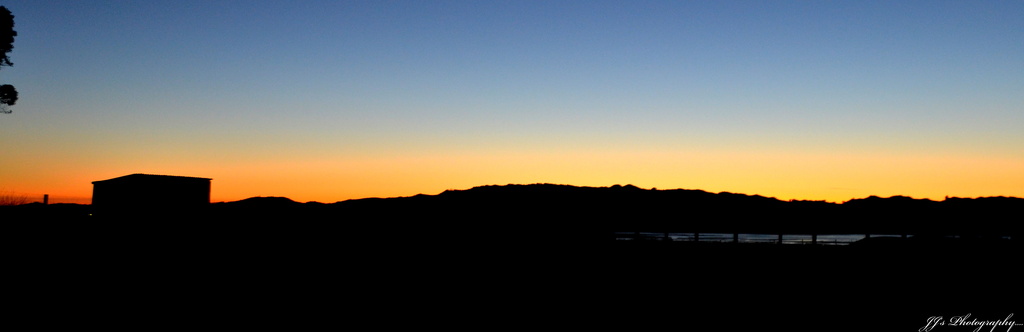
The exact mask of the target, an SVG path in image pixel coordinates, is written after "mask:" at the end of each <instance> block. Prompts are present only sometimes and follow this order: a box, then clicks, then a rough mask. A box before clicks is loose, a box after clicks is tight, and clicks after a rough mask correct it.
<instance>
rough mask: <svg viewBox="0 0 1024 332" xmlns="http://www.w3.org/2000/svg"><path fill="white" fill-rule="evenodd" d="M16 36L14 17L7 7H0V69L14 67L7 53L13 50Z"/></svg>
mask: <svg viewBox="0 0 1024 332" xmlns="http://www.w3.org/2000/svg"><path fill="white" fill-rule="evenodd" d="M16 36H18V32H17V31H14V15H12V14H11V11H10V10H8V9H7V7H4V6H0V67H2V66H8V67H10V66H12V65H14V64H13V63H11V59H10V58H8V57H7V53H11V50H12V49H14V37H16Z"/></svg>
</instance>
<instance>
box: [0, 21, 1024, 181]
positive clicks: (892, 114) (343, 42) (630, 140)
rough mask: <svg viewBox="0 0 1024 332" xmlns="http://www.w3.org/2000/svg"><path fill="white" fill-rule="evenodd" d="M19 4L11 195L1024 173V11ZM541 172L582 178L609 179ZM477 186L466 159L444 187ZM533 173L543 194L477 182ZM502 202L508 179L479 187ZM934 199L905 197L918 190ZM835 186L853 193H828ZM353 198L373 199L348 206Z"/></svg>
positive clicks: (6, 73)
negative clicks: (656, 168) (913, 161)
mask: <svg viewBox="0 0 1024 332" xmlns="http://www.w3.org/2000/svg"><path fill="white" fill-rule="evenodd" d="M3 5H4V6H6V7H7V8H8V9H10V10H11V11H12V12H13V13H14V15H15V22H16V27H15V29H16V30H17V31H18V33H19V35H18V37H17V39H16V41H15V49H14V52H12V53H11V59H12V61H13V62H14V64H15V65H14V67H11V68H3V70H2V71H0V80H2V81H3V82H4V83H11V84H14V85H15V86H16V87H17V88H18V91H19V92H20V93H21V100H20V101H19V103H18V105H16V106H15V107H14V110H15V113H14V114H11V115H4V116H3V117H2V118H0V130H2V132H0V135H2V136H0V138H2V139H4V140H5V141H8V142H19V144H18V145H17V147H16V148H13V151H11V152H10V153H11V155H12V157H10V158H4V159H7V161H6V163H5V164H6V165H5V166H7V167H11V168H13V169H17V172H13V171H12V173H9V175H7V176H8V177H10V178H11V180H9V181H7V182H8V183H13V185H9V187H14V189H16V190H19V191H23V192H33V193H35V192H37V191H52V190H57V191H61V190H68V191H74V192H76V193H75V194H69V195H83V194H82V193H81V192H85V193H84V195H87V192H88V190H89V187H88V186H87V183H86V185H81V184H76V185H77V186H80V188H81V189H67V188H66V187H63V185H60V184H59V183H70V182H74V181H79V182H80V181H82V180H81V179H84V178H88V177H90V176H91V177H93V179H92V180H98V179H102V178H106V177H114V176H119V175H123V174H121V173H125V172H136V171H140V172H141V171H146V169H151V170H153V171H161V172H179V173H180V172H203V170H204V169H209V170H211V171H210V173H214V174H213V175H209V174H183V175H196V176H208V177H215V180H217V179H218V178H219V179H221V180H226V181H222V183H223V182H228V183H230V182H231V181H237V182H244V181H248V180H245V179H234V180H233V178H232V172H231V171H228V170H220V171H213V169H216V168H217V167H226V166H224V165H238V167H241V166H242V165H245V167H250V166H251V165H262V164H267V163H269V162H270V161H275V162H276V161H277V160H292V161H293V163H292V164H293V165H295V170H294V171H295V172H299V173H301V172H304V170H303V166H302V165H305V164H308V163H310V162H312V161H316V160H321V159H330V160H334V159H332V158H342V159H345V158H349V159H352V160H355V159H359V158H371V159H373V158H377V159H374V160H378V161H377V162H378V163H382V164H383V163H387V162H386V161H382V160H391V159H389V158H399V157H401V156H409V155H428V156H445V155H459V156H463V155H498V156H503V155H504V156H507V155H518V154H530V153H531V152H532V153H542V154H543V153H551V154H554V155H558V154H560V153H566V154H569V155H571V154H573V153H584V154H586V153H593V154H598V155H606V156H607V158H609V159H614V158H621V155H622V153H623V152H624V151H636V150H651V151H666V152H673V153H674V152H678V153H680V154H686V153H688V152H692V151H696V150H699V151H716V152H715V153H726V154H729V155H739V156H743V155H744V154H746V153H755V154H756V153H769V154H771V153H773V152H778V154H780V155H785V154H789V153H794V154H798V155H801V156H811V157H828V156H832V155H835V154H841V155H856V156H857V157H851V158H852V159H851V162H853V163H857V162H858V160H861V159H865V158H866V159H871V160H875V159H874V158H883V157H880V156H881V154H888V155H896V156H900V155H903V156H905V155H908V154H910V155H922V156H927V158H925V159H928V158H933V157H936V156H938V157H941V158H946V157H948V158H953V159H957V160H971V159H972V158H975V159H985V160H988V159H993V158H994V159H998V160H1002V161H1004V162H1006V163H1007V165H1011V166H1012V165H1021V166H1024V164H1020V161H1021V158H1022V154H1024V112H1022V107H1021V106H1022V105H1024V15H1021V13H1024V3H1022V2H1019V1H900V2H887V1H835V2H831V1H830V2H826V1H91V2H79V1H6V2H4V3H3ZM765 151H767V152H765ZM938 157H936V158H938ZM543 158H548V159H546V160H549V161H550V162H553V163H559V164H562V163H568V164H573V165H574V166H572V167H575V168H587V167H588V165H591V163H592V162H593V160H592V159H588V158H584V159H585V160H587V161H586V162H584V161H572V160H558V158H557V157H550V156H548V157H543ZM752 158H753V157H752ZM986 158H987V159H986ZM349 159H346V160H349ZM598 160H599V159H598ZM740 160H745V159H744V158H742V157H740ZM928 160H932V159H928ZM62 161H63V162H70V163H73V164H80V165H83V168H82V170H81V171H79V172H77V173H76V172H72V173H73V174H69V173H66V172H65V173H61V174H65V175H57V176H55V175H53V173H54V172H46V173H45V174H48V175H46V176H47V177H50V176H55V177H53V178H52V179H51V180H49V181H48V182H34V183H29V182H24V181H14V180H13V178H14V177H15V176H17V177H19V178H29V177H34V178H41V177H44V176H43V175H42V174H43V173H44V172H43V171H39V170H32V169H28V168H27V167H24V166H21V167H15V166H16V165H14V164H19V165H24V164H25V163H59V162H62ZM746 162H750V163H758V162H764V160H762V159H757V158H753V159H749V160H746ZM893 162H894V163H895V162H896V161H893ZM339 163H341V162H340V161H339ZM154 165H159V166H154ZM493 166H494V165H490V164H480V165H478V166H477V167H493ZM915 166H916V167H921V166H920V165H915ZM252 167H255V166H252ZM325 167H326V166H325ZM396 167H398V166H396ZM438 167H442V168H443V166H438ZM567 167H568V166H567ZM643 167H644V166H643V165H641V164H638V165H636V167H635V168H630V167H625V166H624V168H623V169H622V170H619V171H615V172H611V173H610V174H608V175H609V177H608V178H622V179H623V180H622V181H624V182H625V181H629V179H630V178H631V177H632V174H637V173H643V172H644V171H643V169H644V168H643ZM779 167H781V166H779ZM139 168H145V169H142V170H139ZM463 171H464V170H460V169H459V167H458V166H456V165H452V173H451V174H447V175H445V176H444V178H457V177H458V173H459V172H463ZM880 171H881V170H880ZM971 171H972V170H963V172H967V173H970V172H971ZM973 171H974V172H981V169H978V170H973ZM19 172H20V173H19ZM324 172H326V171H324ZM985 172H991V170H987V169H986V170H985ZM1005 172H1009V171H1004V173H1005ZM254 173H255V172H254ZM413 173H415V172H413ZM1004 173H998V172H997V174H995V175H993V176H995V177H996V178H994V179H990V181H992V182H1008V183H1010V184H1011V186H1008V187H1005V188H1003V189H998V190H991V189H986V190H989V191H991V194H1016V195H1022V194H1024V189H1021V188H1024V183H1017V182H1014V181H1017V178H1016V177H1013V178H1010V179H1007V178H1005V177H1006V175H1005V174H1004ZM956 174H959V173H956ZM1006 174H1009V173H1006ZM279 176H283V175H279ZM352 176H356V175H352ZM709 176H710V175H709ZM780 176H783V177H799V176H800V175H799V174H782V175H780ZM283 177H284V178H283V179H282V180H281V181H280V183H282V184H281V186H284V187H280V188H277V189H278V190H280V191H281V192H283V193H290V192H295V193H301V192H303V190H305V189H301V188H289V187H287V185H284V184H283V183H287V182H288V181H286V179H287V176H283ZM1000 177H1001V178H1000ZM705 178H706V177H705ZM512 179H516V180H523V181H529V179H528V178H522V177H517V176H507V175H501V174H495V175H493V176H490V177H487V176H483V177H480V178H475V179H474V180H478V181H484V182H493V183H503V181H504V180H512ZM536 179H537V182H540V181H553V182H560V183H566V182H568V181H571V180H576V179H575V178H562V177H559V176H558V175H539V176H537V177H536ZM560 180H564V181H560ZM339 181H340V180H339ZM467 181H469V180H467ZM645 181H647V182H649V186H661V187H667V186H682V187H686V186H688V184H689V183H693V182H692V181H691V182H688V181H686V179H679V178H665V180H664V181H660V182H659V181H658V180H656V179H654V178H652V179H646V180H645ZM922 181H923V180H922ZM455 182H458V181H455ZM583 182H587V181H586V180H583ZM595 182H599V181H596V180H595ZM795 182H800V181H795ZM839 182H841V181H839ZM925 182H927V181H925ZM370 183H371V184H367V186H374V185H373V184H372V181H371V182H370ZM458 183H460V184H461V182H458ZM466 183H468V182H466ZM658 183H664V184H658ZM707 183H709V184H708V185H709V186H712V187H715V182H714V181H711V180H709V182H707ZM482 184H491V183H475V185H482ZM571 184H587V183H571ZM595 184H596V183H595ZM611 184H613V183H604V185H611ZM330 185H331V186H345V183H343V181H342V182H337V183H331V184H330ZM67 186H73V185H67ZM325 186H326V185H325ZM376 186H377V187H380V186H384V187H386V186H387V185H386V184H384V183H380V184H378V185H376ZM915 186H916V185H912V184H908V185H906V186H903V187H896V188H893V189H891V190H901V189H900V188H905V189H902V190H903V191H901V192H904V191H906V192H908V193H909V194H914V193H918V192H917V191H915V190H919V189H915V188H917V187H915ZM216 187H217V186H215V188H216ZM726 187H728V186H726V185H722V186H721V187H720V188H721V190H731V191H737V192H742V191H744V190H768V189H769V188H770V187H763V188H762V187H752V188H742V186H741V188H726ZM827 187H834V185H830V184H821V188H827ZM50 188H55V189H50ZM75 188H79V187H75ZM986 188H987V187H986ZM1014 188H1016V189H1014ZM435 189H437V188H434V187H431V186H427V187H425V188H422V189H415V188H403V189H396V190H394V191H390V192H389V191H380V192H377V191H368V192H366V193H365V194H367V195H372V194H377V195H392V194H389V193H393V195H405V194H415V193H418V192H427V193H429V192H430V191H431V190H435ZM441 189H444V188H441ZM267 190H269V191H273V190H274V189H273V188H270V189H267ZM822 190H824V189H822ZM887 190H888V189H887ZM318 192H322V193H320V194H317V195H310V197H311V199H320V200H332V199H331V197H325V196H329V195H330V191H329V190H326V189H325V190H322V191H318ZM793 192H804V193H805V194H803V195H807V196H814V197H807V198H815V197H825V196H828V195H826V194H821V193H819V194H816V193H818V191H815V190H811V189H810V188H807V189H806V190H805V191H799V190H796V191H793ZM864 192H865V193H866V192H871V188H870V187H869V188H865V189H864ZM956 192H957V191H955V190H954V193H956ZM960 192H965V193H967V192H969V193H971V194H975V191H972V190H961V191H960ZM751 193H755V192H751ZM214 194H215V196H216V194H217V193H216V189H215V193H214ZM254 194H255V193H254ZM763 194H769V195H770V194H771V193H763ZM841 194H847V193H841ZM858 194H859V193H858ZM244 195H246V193H244V192H239V193H237V194H230V195H226V196H230V197H229V198H244V197H236V196H244ZM298 195H301V194H298ZM353 195H355V196H358V195H360V194H359V193H338V194H337V196H338V197H337V199H342V198H353V197H349V196H353ZM793 195H796V194H793ZM918 195H921V196H929V195H934V194H932V193H931V192H927V193H926V192H924V191H921V192H920V193H919V194H918ZM828 197H833V196H828Z"/></svg>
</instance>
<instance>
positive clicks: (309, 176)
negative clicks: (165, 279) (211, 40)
mask: <svg viewBox="0 0 1024 332" xmlns="http://www.w3.org/2000/svg"><path fill="white" fill-rule="evenodd" d="M1021 169H1024V158H1021V159H1007V158H996V157H984V156H953V155H926V154H920V155H913V154H902V155H901V154H896V153H892V154H883V153H834V154H820V153H801V152H787V151H765V152H751V151H725V152H723V151H712V150H696V149H692V150H674V151H665V150H658V151H655V150H646V151H644V150H629V151H627V150H618V151H616V150H604V151H599V150H595V151H583V152H579V151H564V150H557V149H551V150H544V151H506V152H501V153H497V152H495V153H454V152H451V153H433V154H431V155H426V154H421V155H402V156H387V155H382V156H366V157H361V158H335V159H316V158H309V159H306V160H298V161H295V160H287V161H285V160H280V161H276V162H268V163H257V164H254V163H238V164H225V165H218V166H213V167H210V166H205V165H200V164H196V165H184V166H182V165H176V166H175V167H168V166H160V165H157V164H155V163H154V164H150V165H141V164H140V165H133V166H132V168H131V169H129V167H115V168H111V169H103V170H101V167H93V168H89V169H80V170H78V171H75V172H71V174H63V176H64V177H56V176H53V177H50V178H42V179H33V181H27V180H18V181H10V182H8V183H7V184H5V187H6V188H0V189H3V190H7V191H11V192H18V193H23V194H25V195H27V196H30V198H31V199H32V200H34V201H41V200H42V195H43V194H50V202H52V203H62V202H68V203H89V202H90V197H91V191H92V185H91V182H92V181H96V180H104V179H108V178H113V177H117V176H121V175H126V174H131V173H150V174H168V175H184V176H198V177H208V178H213V189H212V194H211V198H212V201H213V202H220V201H235V200H241V199H245V198H248V197H253V196H284V197H289V198H291V199H293V200H296V201H300V202H306V201H319V202H335V201H341V200H347V199H358V198H367V197H399V196H412V195H416V194H421V193H422V194H428V195H433V194H438V193H440V192H442V191H444V190H448V189H469V188H471V187H475V186H481V185H494V184H497V185H504V184H531V183H556V184H568V185H576V186H596V187H603V186H611V185H614V184H622V185H625V184H633V185H635V186H638V187H641V188H655V187H656V188H659V189H675V188H683V189H701V190H706V191H710V192H721V191H728V192H734V193H742V194H749V195H762V196H768V197H775V198H778V199H782V200H789V199H807V200H826V201H831V202H843V201H847V200H849V199H853V198H863V197H867V196H871V195H875V196H881V197H888V196H894V195H905V196H911V197H915V198H928V199H933V200H942V199H943V198H944V197H946V196H953V197H981V196H1018V197H1020V196H1024V172H1020V170H1021ZM38 188H45V189H42V190H41V189H38ZM37 196H38V197H37Z"/></svg>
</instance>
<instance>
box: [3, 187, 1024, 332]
mask: <svg viewBox="0 0 1024 332" xmlns="http://www.w3.org/2000/svg"><path fill="white" fill-rule="evenodd" d="M1022 210H1024V199H1021V198H1013V197H986V198H949V199H945V200H943V201H931V200H922V199H912V198H908V197H902V196H896V197H890V198H880V197H868V198H864V199H854V200H850V201H847V202H845V203H841V204H840V203H828V202H821V201H781V200H778V199H775V198H770V197H763V196H758V195H744V194H736V193H728V192H723V193H710V192H706V191H702V190H684V189H674V190H654V189H650V190H648V189H641V188H637V187H635V186H631V185H625V186H619V185H616V186H611V187H579V186H570V185H555V184H530V185H504V186H495V185H491V186H481V187H475V188H471V189H466V190H448V191H445V192H442V193H440V194H437V195H416V196H410V197H396V198H366V199H355V200H347V201H341V202H336V203H319V202H307V203H300V202H295V201H293V200H291V199H288V198H283V197H253V198H249V199H245V200H241V201H235V202H225V203H214V204H210V205H209V206H208V207H207V208H206V209H205V210H203V211H199V212H197V213H195V214H193V215H188V216H184V217H183V216H182V215H180V214H175V213H164V212H166V211H152V212H151V213H150V214H148V215H144V216H139V217H138V218H136V219H113V218H106V219H105V218H102V217H97V216H90V206H88V205H74V204H54V205H42V204H27V205H22V206H10V207H0V217H2V220H4V221H5V226H7V227H8V229H7V230H8V231H7V232H6V234H7V235H8V237H9V238H11V239H12V241H11V242H10V248H12V250H13V251H12V252H11V257H14V258H15V259H16V260H17V261H18V262H16V263H15V264H14V266H17V267H18V268H17V271H22V273H30V274H31V275H32V276H33V277H32V278H33V282H35V283H42V284H44V285H45V287H39V288H37V289H46V290H48V291H52V292H61V295H62V296H63V295H65V294H77V293H74V292H82V290H88V289H100V290H111V289H114V290H118V291H119V292H123V293H133V294H134V292H137V291H138V290H145V291H146V292H147V293H145V294H147V295H146V296H149V297H152V298H158V299H166V300H161V301H167V303H174V302H173V301H185V302H186V303H189V306H199V307H202V306H204V304H203V303H197V302H196V301H195V300H194V299H197V298H207V297H208V296H209V295H210V294H217V296H220V297H224V298H228V299H230V301H231V302H230V303H235V305H238V306H239V308H246V310H260V308H275V309H274V310H276V311H275V314H276V313H280V312H285V311H296V312H303V313H305V312H320V311H323V310H326V309H325V308H327V307H324V306H323V305H322V303H324V302H323V301H330V302H329V303H335V302H343V303H347V304H348V305H349V306H352V307H355V308H363V309H362V311H355V312H353V313H354V314H357V315H383V316H384V317H391V318H393V317H394V316H396V315H400V316H401V317H404V318H405V319H413V320H417V321H418V322H419V321H422V322H429V323H431V324H450V320H453V319H455V320H458V319H460V318H459V317H463V316H472V317H479V318H481V319H490V320H493V321H501V322H506V321H507V322H520V323H521V324H526V325H531V324H540V323H542V322H543V323H544V324H547V323H548V322H552V321H554V322H562V323H565V324H569V325H566V326H567V327H570V326H580V324H583V325H590V326H594V325H599V326H606V327H609V326H610V327H617V328H630V329H635V328H637V327H638V326H639V327H642V326H647V324H650V323H651V322H656V321H657V322H662V321H665V319H667V318H671V317H680V315H684V316H682V317H688V319H691V318H693V317H700V318H704V319H707V320H706V321H701V322H697V321H694V322H691V321H689V320H687V321H684V322H682V323H677V324H682V325H683V326H708V325H711V326H712V327H718V326H719V325H718V324H719V323H718V322H719V320H721V321H723V322H724V321H728V322H730V324H731V325H730V326H733V327H736V326H744V327H751V328H755V329H757V328H771V327H772V326H776V327H777V326H781V325H779V324H782V323H779V320H778V318H777V317H780V316H778V315H780V314H782V315H786V316H785V317H787V319H788V320H787V322H789V321H792V323H785V324H799V325H793V326H790V325H786V326H787V329H796V330H801V329H803V330H820V328H821V327H822V326H826V327H829V328H830V329H839V330H843V328H844V327H845V328H847V330H901V331H902V330H916V329H918V328H920V327H921V326H922V325H923V324H924V322H925V321H926V319H928V318H929V317H930V316H933V315H952V314H963V313H966V312H972V313H974V314H975V315H978V316H982V317H995V315H997V314H1000V315H1002V314H1004V313H1005V312H1006V310H1011V309H1009V308H1010V304H1011V303H1019V302H1018V301H1019V299H1020V297H1019V295H1015V294H1012V293H1006V292H1007V290H1012V289H1019V286H1020V281H1019V278H1018V276H1016V275H1015V274H1013V273H1011V272H1009V271H1012V266H1014V265H1013V264H1014V263H1010V262H1013V261H1015V260H1016V259H1017V257H1016V256H1017V255H1018V254H1019V253H1020V252H1021V250H1020V249H1021V245H1020V242H1021V241H1020V238H1021V237H1020V230H1021V223H1022V221H1021V220H1020V218H1019V214H1020V211H1022ZM615 232H721V233H734V232H743V233H766V234H775V233H801V234H810V233H816V234H827V233H841V234H867V233H872V234H910V235H914V236H913V237H912V238H911V239H909V240H903V239H899V238H896V239H892V238H888V239H881V238H873V239H872V240H869V241H863V243H857V244H854V245H849V246H809V245H808V246H803V245H773V244H732V243H700V242H683V241H616V240H615V239H614V237H613V236H612V235H613V234H614V233H615ZM947 235H956V236H959V238H958V239H954V240H951V239H948V238H947V237H946V236H947ZM1007 238H1009V239H1007ZM922 280H927V281H928V282H922ZM68 285H85V286H80V287H79V286H68ZM931 285H938V286H931ZM936 287H940V288H936ZM701 291H703V292H704V293H699V292H701ZM76 296H77V297H79V298H87V299H88V298H102V297H108V296H110V295H109V291H104V292H101V293H97V294H91V295H90V294H86V295H76ZM190 299H193V300H190ZM439 299H444V301H445V302H443V303H445V304H440V303H441V302H438V301H440V300H439ZM281 303H289V306H287V307H282V306H281V305H280V304H281ZM373 308H377V309H373ZM569 309H571V310H569ZM210 310H213V309H210ZM453 312H454V313H457V314H458V317H455V316H452V313H453ZM681 313H682V314H681ZM737 315H739V316H741V317H740V318H742V323H737V322H734V320H735V319H740V318H736V317H737ZM1004 316H1005V315H1004ZM851 317H854V318H856V317H870V319H863V318H857V319H854V318H851ZM995 318H1002V317H995ZM735 324H741V325H735Z"/></svg>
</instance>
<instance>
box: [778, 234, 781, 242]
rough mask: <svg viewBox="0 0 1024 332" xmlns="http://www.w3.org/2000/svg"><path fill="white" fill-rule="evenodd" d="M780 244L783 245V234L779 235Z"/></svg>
mask: <svg viewBox="0 0 1024 332" xmlns="http://www.w3.org/2000/svg"><path fill="white" fill-rule="evenodd" d="M778 243H779V244H782V234H781V233H780V234H779V241H778Z"/></svg>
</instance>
